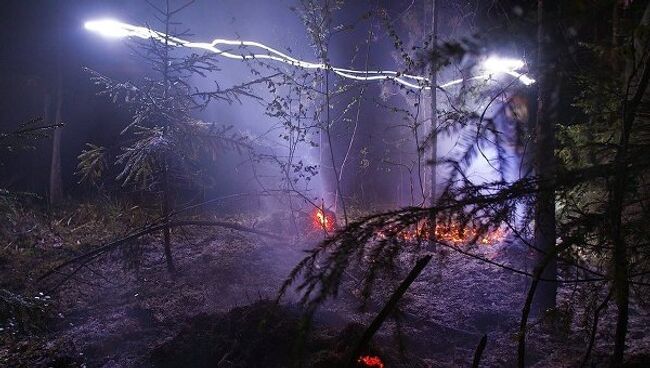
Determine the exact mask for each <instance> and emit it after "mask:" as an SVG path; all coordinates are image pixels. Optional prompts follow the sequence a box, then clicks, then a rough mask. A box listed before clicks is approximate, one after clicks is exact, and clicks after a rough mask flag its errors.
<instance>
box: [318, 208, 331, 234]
mask: <svg viewBox="0 0 650 368" xmlns="http://www.w3.org/2000/svg"><path fill="white" fill-rule="evenodd" d="M312 219H313V221H314V227H316V228H317V229H322V230H325V231H327V232H330V231H333V230H334V227H335V224H336V219H335V218H334V217H333V216H332V215H331V214H330V213H327V212H324V211H323V210H322V209H320V208H316V211H315V212H314V214H313V216H312Z"/></svg>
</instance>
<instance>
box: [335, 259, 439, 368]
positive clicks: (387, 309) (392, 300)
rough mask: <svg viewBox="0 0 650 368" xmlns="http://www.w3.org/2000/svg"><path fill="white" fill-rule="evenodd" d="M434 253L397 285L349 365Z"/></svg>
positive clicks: (354, 351) (354, 352)
mask: <svg viewBox="0 0 650 368" xmlns="http://www.w3.org/2000/svg"><path fill="white" fill-rule="evenodd" d="M432 257H433V256H432V255H426V256H424V257H422V258H420V259H419V260H418V261H417V262H416V263H415V266H413V269H412V270H411V272H409V274H408V275H407V276H406V278H405V279H404V281H402V283H401V284H399V286H398V287H397V289H396V290H395V292H394V293H393V295H391V297H390V299H389V300H388V302H387V303H386V305H384V307H383V308H382V309H381V311H380V312H379V314H378V315H377V317H375V319H374V320H373V321H372V323H370V326H368V328H367V329H366V330H365V331H364V332H363V335H362V336H361V338H360V339H359V342H358V343H357V346H356V347H355V349H354V350H352V355H350V360H349V363H348V367H354V366H355V364H356V361H357V358H358V357H359V355H361V353H362V352H363V350H364V349H365V348H366V346H367V345H368V344H369V343H370V340H371V339H372V337H373V336H374V335H375V333H376V332H377V331H378V330H379V328H380V327H381V325H382V324H383V323H384V321H385V320H386V318H388V316H389V315H390V314H391V313H392V312H393V310H394V309H395V307H396V306H397V303H398V302H399V300H400V299H401V298H402V296H404V293H406V290H408V288H409V287H410V286H411V284H412V283H413V281H415V279H416V278H417V277H418V276H419V275H420V273H421V272H422V270H424V268H425V267H426V266H427V264H429V261H431V258H432Z"/></svg>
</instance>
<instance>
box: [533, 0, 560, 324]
mask: <svg viewBox="0 0 650 368" xmlns="http://www.w3.org/2000/svg"><path fill="white" fill-rule="evenodd" d="M544 12H545V10H544V0H538V1H537V47H538V50H537V67H538V73H537V75H538V80H537V121H536V124H535V125H536V126H535V136H536V145H535V174H536V175H537V177H538V178H539V179H540V180H541V181H542V182H543V183H544V187H545V189H544V190H541V191H540V192H539V193H538V194H537V200H536V203H535V246H536V247H537V249H538V250H539V251H540V252H538V254H537V264H540V262H542V260H543V259H544V257H545V254H547V253H553V251H554V248H555V237H556V236H555V190H554V189H553V188H552V187H549V185H548V184H549V182H550V181H551V180H552V178H553V175H554V171H555V157H554V156H555V155H554V149H555V147H554V146H555V132H554V127H553V121H552V119H550V114H549V106H548V104H549V102H550V101H549V100H550V92H549V91H550V88H549V85H550V83H548V81H547V80H546V76H547V75H549V74H550V70H548V67H549V63H547V60H549V58H548V57H547V55H546V54H545V52H546V50H545V46H544V45H545V43H546V42H547V34H546V30H545V17H544ZM541 278H542V279H548V280H554V279H556V278H557V261H556V257H555V256H553V257H552V259H550V260H549V261H548V263H547V265H546V267H544V271H543V272H542V275H541ZM556 292H557V283H556V282H552V281H543V282H541V283H540V284H539V285H538V288H537V293H536V294H535V296H534V299H533V306H532V311H531V312H532V314H533V315H540V314H542V313H543V312H544V311H546V310H548V309H549V308H554V307H555V303H556Z"/></svg>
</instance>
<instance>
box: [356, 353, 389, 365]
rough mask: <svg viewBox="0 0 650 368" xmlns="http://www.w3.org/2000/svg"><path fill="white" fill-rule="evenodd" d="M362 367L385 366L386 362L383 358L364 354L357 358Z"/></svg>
mask: <svg viewBox="0 0 650 368" xmlns="http://www.w3.org/2000/svg"><path fill="white" fill-rule="evenodd" d="M357 361H358V362H359V364H361V366H362V367H368V368H384V362H382V361H381V358H379V357H378V356H373V355H363V356H361V357H359V359H358V360H357Z"/></svg>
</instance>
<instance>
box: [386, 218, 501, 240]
mask: <svg viewBox="0 0 650 368" xmlns="http://www.w3.org/2000/svg"><path fill="white" fill-rule="evenodd" d="M431 235H432V234H431V230H430V227H429V226H428V225H427V224H426V222H423V223H419V224H417V225H416V226H413V227H410V228H407V229H404V230H401V231H400V232H399V233H397V234H395V233H391V232H390V231H388V232H385V233H382V234H381V236H382V237H384V238H385V237H388V236H395V237H397V238H398V239H400V240H404V241H415V240H418V239H427V238H428V237H429V236H431ZM506 235H507V231H506V230H504V229H502V228H496V229H492V230H489V231H488V232H486V233H484V234H481V235H479V230H478V229H477V228H473V227H471V226H465V227H461V226H460V225H459V224H457V223H451V224H436V230H435V238H436V239H438V240H440V241H443V242H446V243H450V244H453V245H461V244H467V243H469V242H470V241H472V240H474V239H476V242H477V243H478V244H483V245H494V244H497V243H499V242H501V241H503V240H504V239H505V237H506Z"/></svg>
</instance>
